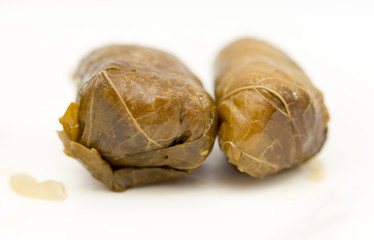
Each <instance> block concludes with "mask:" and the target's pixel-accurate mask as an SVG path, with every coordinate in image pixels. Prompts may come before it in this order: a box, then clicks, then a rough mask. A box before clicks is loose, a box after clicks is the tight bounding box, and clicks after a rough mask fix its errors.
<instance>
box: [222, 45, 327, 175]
mask: <svg viewBox="0 0 374 240" xmlns="http://www.w3.org/2000/svg"><path fill="white" fill-rule="evenodd" d="M215 73H216V82H215V83H216V88H215V95H216V101H217V110H218V115H219V122H220V125H219V130H218V135H219V144H220V147H221V149H222V151H223V152H224V153H225V155H226V156H227V157H228V161H229V162H230V163H231V164H233V165H234V166H236V167H237V168H238V170H239V171H241V172H245V173H247V174H249V175H251V176H252V177H257V178H263V177H265V176H267V175H270V174H274V173H276V172H279V171H282V170H284V169H288V168H291V167H294V166H296V165H298V164H300V163H302V162H304V161H306V160H307V159H309V158H310V157H312V156H313V155H315V154H316V153H317V152H319V151H320V149H321V148H322V146H323V144H324V142H325V140H326V136H327V122H328V119H329V115H328V111H327V109H326V107H325V105H324V102H323V95H322V93H321V92H320V91H319V90H318V89H317V88H316V87H315V86H314V85H313V84H312V82H311V81H310V80H309V78H308V77H307V76H306V75H305V73H304V72H303V71H302V70H301V69H300V67H299V66H297V65H296V64H295V63H294V62H293V61H292V60H291V59H290V58H289V57H288V56H287V55H286V54H285V53H283V52H282V51H280V50H278V49H276V48H274V47H273V46H271V45H269V44H267V43H265V42H263V41H259V40H256V39H250V38H245V39H240V40H238V41H235V42H233V43H232V44H230V45H229V46H227V47H226V48H224V49H223V50H222V51H221V53H220V54H219V56H218V58H217V60H216V64H215Z"/></svg>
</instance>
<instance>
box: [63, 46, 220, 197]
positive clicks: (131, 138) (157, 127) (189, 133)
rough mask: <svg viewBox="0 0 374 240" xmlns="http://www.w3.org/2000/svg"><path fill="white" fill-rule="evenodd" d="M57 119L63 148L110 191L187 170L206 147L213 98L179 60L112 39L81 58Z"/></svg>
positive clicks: (211, 133)
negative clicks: (74, 89)
mask: <svg viewBox="0 0 374 240" xmlns="http://www.w3.org/2000/svg"><path fill="white" fill-rule="evenodd" d="M75 79H76V82H77V84H78V86H79V89H78V95H77V101H76V103H72V104H71V105H70V106H69V108H68V109H67V111H66V113H65V115H64V116H63V117H62V118H61V119H60V122H61V124H62V125H63V127H64V130H63V131H62V132H59V136H60V138H61V140H62V142H63V143H64V146H65V153H67V154H68V155H70V156H72V157H74V158H76V159H78V160H79V161H80V162H81V163H82V164H83V165H84V166H85V167H86V168H87V170H88V171H90V172H91V174H92V176H93V177H94V178H96V179H98V180H99V181H101V182H103V183H104V184H105V186H106V187H107V188H109V189H111V190H114V191H123V190H125V189H126V188H128V187H131V186H136V185H142V184H149V183H155V182H162V181H168V180H172V179H175V178H179V177H184V176H187V175H188V174H190V173H192V172H193V171H194V170H195V169H196V168H197V167H199V166H200V165H201V164H202V162H203V161H204V159H205V158H206V157H207V156H208V154H209V153H210V151H211V149H212V147H213V143H214V140H215V134H216V128H217V117H216V109H215V104H214V101H213V100H212V98H211V97H210V96H209V94H208V93H207V92H206V91H205V90H204V89H203V86H202V84H201V82H200V81H199V80H198V79H197V78H196V77H195V75H193V74H192V73H191V72H190V71H189V70H188V69H187V68H186V67H185V66H184V65H183V64H182V63H181V62H180V61H179V60H178V59H176V58H175V57H173V56H172V55H170V54H167V53H165V52H161V51H158V50H154V49H150V48H144V47H140V46H134V45H111V46H107V47H104V48H100V49H97V50H95V51H93V52H92V53H91V54H89V55H88V56H87V57H86V58H84V59H83V60H82V62H81V64H80V65H79V67H78V69H77V72H76V74H75Z"/></svg>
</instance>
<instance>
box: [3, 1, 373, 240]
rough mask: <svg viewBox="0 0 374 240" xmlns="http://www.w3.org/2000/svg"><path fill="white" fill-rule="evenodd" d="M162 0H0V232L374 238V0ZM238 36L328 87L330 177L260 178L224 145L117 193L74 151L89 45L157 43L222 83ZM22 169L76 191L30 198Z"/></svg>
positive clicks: (9, 235) (296, 173) (294, 173)
mask: <svg viewBox="0 0 374 240" xmlns="http://www.w3.org/2000/svg"><path fill="white" fill-rule="evenodd" d="M64 2H67V1H64ZM153 2H156V1H149V2H146V1H137V2H136V1H131V2H125V1H123V2H121V1H116V2H111V3H109V2H106V3H97V2H95V1H89V2H81V3H65V4H62V3H52V1H48V2H39V3H38V2H33V3H31V1H30V2H29V3H28V2H26V1H25V3H23V2H20V3H12V2H11V1H9V2H4V1H2V2H1V3H0V30H1V31H0V69H1V76H0V78H1V80H0V83H1V85H0V90H1V92H0V107H1V108H0V111H1V113H0V116H1V117H0V239H2V240H3V239H4V240H6V239H55V238H56V239H69V238H70V239H78V237H84V239H86V238H89V239H104V238H105V239H113V238H116V239H142V238H143V239H146V238H147V239H148V238H152V239H161V238H162V239H175V238H176V239H191V238H194V239H201V238H204V237H205V238H209V239H213V238H229V237H230V239H231V238H232V237H233V236H234V237H237V238H238V239H239V238H240V239H373V238H374V234H373V232H372V224H373V220H374V217H373V214H374V210H373V204H372V203H373V201H374V190H373V183H374V174H373V169H374V155H373V148H374V141H373V134H374V128H373V121H374V110H373V103H374V101H373V90H374V87H373V85H374V84H373V82H374V74H373V63H374V58H373V56H374V47H373V43H374V35H373V34H374V31H373V30H374V28H373V25H374V6H373V4H371V3H367V2H363V1H361V2H359V3H356V4H354V3H353V2H356V1H352V2H347V1H311V2H313V4H311V3H304V4H300V3H298V2H299V1H286V2H284V3H282V4H270V2H269V1H266V2H267V3H266V4H265V3H262V4H260V3H256V2H248V3H246V4H244V2H238V1H228V3H226V4H223V3H220V2H217V1H214V2H205V3H197V2H196V3H193V2H191V1H189V3H190V4H183V5H182V4H176V3H174V1H170V2H165V1H157V4H156V3H153ZM368 2H369V1H368ZM241 36H257V37H260V38H262V39H265V40H267V41H269V42H271V43H273V44H274V45H276V46H278V47H280V48H281V49H283V50H284V51H286V52H287V53H288V54H289V55H290V56H291V57H292V58H293V59H294V60H295V61H296V62H297V63H299V64H300V66H301V67H302V68H303V69H304V70H305V71H306V72H307V74H308V75H309V76H310V78H312V80H313V81H314V83H315V84H316V85H317V86H318V87H319V88H320V89H321V90H322V91H323V92H324V94H325V99H326V103H327V106H328V108H329V110H330V114H331V121H330V124H329V127H330V128H329V137H328V141H327V143H326V145H325V147H324V148H323V151H322V152H321V153H320V154H319V155H318V156H317V159H318V160H319V161H321V162H322V163H323V166H324V171H325V175H326V177H325V179H324V180H323V181H321V182H313V181H310V180H308V179H307V176H308V174H309V171H310V169H309V167H308V166H307V165H306V166H303V167H300V168H298V169H294V170H291V171H288V172H284V173H282V174H279V175H276V176H273V177H269V178H267V179H264V180H260V181H259V180H253V179H251V178H249V177H247V176H246V175H244V174H241V173H239V172H237V171H235V170H234V169H233V168H232V167H231V166H230V165H229V164H227V163H226V160H225V158H224V156H223V154H222V153H221V152H220V151H219V149H218V147H217V146H215V149H214V151H213V153H212V154H211V155H210V156H209V158H208V159H207V161H206V162H205V163H204V164H203V166H202V167H201V168H200V169H198V170H197V171H196V172H195V173H194V174H192V175H191V176H190V177H188V178H185V179H182V180H179V181H175V182H170V183H166V184H159V185H151V186H144V187H138V188H133V189H130V190H128V191H126V192H123V193H112V192H109V191H107V190H106V189H105V188H104V187H103V186H102V184H101V183H99V182H97V181H95V180H94V179H93V178H91V177H90V175H89V173H88V172H87V171H86V170H85V169H84V168H83V167H82V166H81V165H80V164H79V163H78V162H77V161H75V160H74V159H71V158H69V157H67V156H65V155H64V154H63V152H62V144H61V143H60V141H59V139H58V138H57V135H56V133H55V130H57V129H61V127H60V126H59V124H58V121H57V119H58V117H60V116H61V115H62V114H63V113H64V111H65V109H66V107H67V106H68V104H69V102H71V101H72V100H74V96H75V88H74V86H73V84H72V83H71V82H70V74H71V73H72V71H73V70H74V67H75V66H76V65H77V63H78V61H79V60H80V58H81V57H82V56H83V55H85V54H87V53H88V52H89V51H90V50H92V49H94V48H96V47H99V46H102V45H103V44H109V43H113V42H117V43H136V44H142V45H146V46H151V47H155V48H160V49H162V50H165V51H168V52H171V53H173V54H175V55H176V56H178V57H179V58H180V59H181V60H182V61H183V62H185V63H186V65H187V66H188V67H190V69H191V70H192V71H193V72H194V73H196V74H197V75H198V76H199V77H200V79H201V80H202V81H203V83H204V85H205V86H206V88H207V89H208V91H209V92H210V93H213V72H212V64H213V60H214V58H215V56H216V54H217V53H218V51H219V50H220V49H221V48H222V47H223V46H225V45H226V44H227V43H229V42H230V41H232V40H235V39H236V38H238V37H241ZM14 173H27V174H30V175H31V176H34V177H36V178H37V179H38V180H47V179H53V180H58V181H61V182H63V183H64V184H65V186H66V189H67V193H68V199H67V200H66V201H64V202H57V203H56V202H48V201H42V200H32V199H26V198H23V197H20V196H18V195H16V194H15V193H13V192H12V191H11V190H10V188H9V177H10V175H11V174H14ZM232 239H234V238H232Z"/></svg>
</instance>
